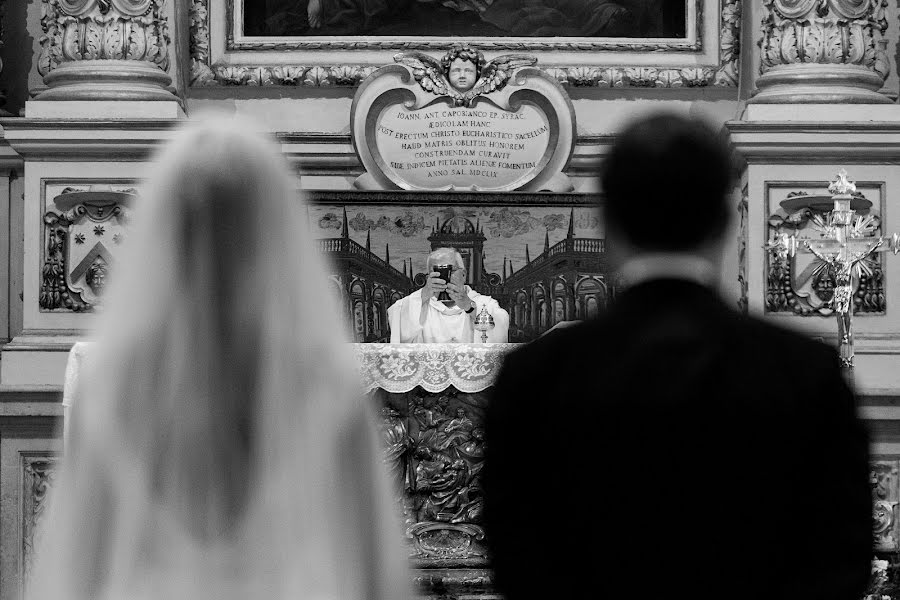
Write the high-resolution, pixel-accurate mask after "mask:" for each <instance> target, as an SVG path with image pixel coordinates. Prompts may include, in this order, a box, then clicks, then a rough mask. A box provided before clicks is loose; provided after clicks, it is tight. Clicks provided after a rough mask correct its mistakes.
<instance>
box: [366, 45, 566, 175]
mask: <svg viewBox="0 0 900 600" xmlns="http://www.w3.org/2000/svg"><path fill="white" fill-rule="evenodd" d="M394 61H395V64H392V65H387V66H384V67H381V68H380V69H377V70H376V71H374V72H373V73H372V74H371V75H370V76H369V77H368V78H366V80H365V81H364V82H363V83H362V84H361V85H360V87H359V90H358V91H357V93H356V96H355V97H354V99H353V105H352V107H351V112H350V121H351V128H352V129H351V133H352V140H353V146H354V149H355V151H356V153H357V155H358V156H359V158H360V161H361V162H362V164H363V166H364V167H365V169H366V173H365V174H363V175H362V176H360V177H359V178H358V179H357V180H356V182H355V183H354V185H355V187H357V188H360V189H375V190H378V189H381V190H385V189H387V190H397V189H402V190H475V191H512V190H521V191H532V192H537V191H554V192H565V191H571V190H572V189H573V186H572V184H571V182H570V181H569V178H568V177H567V176H566V175H565V174H564V173H563V170H564V169H565V167H566V166H567V164H568V162H569V158H570V157H571V155H572V150H573V148H574V144H575V112H574V110H573V108H572V102H571V100H570V99H569V97H568V95H567V94H566V92H565V91H564V90H563V88H562V86H561V85H560V84H559V82H558V81H556V80H555V79H554V78H552V77H550V76H549V75H547V74H545V73H544V72H542V71H541V70H540V69H538V68H536V67H535V64H536V63H537V59H536V58H535V57H532V56H528V55H525V54H507V55H503V56H498V57H496V58H493V59H492V60H486V59H485V57H484V54H483V53H482V52H481V51H480V50H478V49H476V48H474V47H472V46H469V45H467V44H456V45H454V46H453V47H452V48H451V49H450V50H449V51H448V52H447V53H446V54H445V55H444V56H443V57H441V58H440V59H436V58H433V57H431V56H429V55H427V54H424V53H422V52H401V53H399V54H397V55H395V56H394Z"/></svg>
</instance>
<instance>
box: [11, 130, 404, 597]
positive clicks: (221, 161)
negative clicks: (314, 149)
mask: <svg viewBox="0 0 900 600" xmlns="http://www.w3.org/2000/svg"><path fill="white" fill-rule="evenodd" d="M128 236H129V237H128V238H127V239H126V241H125V244H124V245H123V248H122V250H123V254H122V258H121V260H120V261H119V262H117V264H115V265H114V268H113V269H112V270H111V281H112V282H111V285H110V288H111V289H110V291H109V293H108V299H107V302H106V308H105V311H104V314H102V315H101V316H100V317H99V321H100V327H99V330H98V342H97V344H96V345H95V346H94V349H93V350H92V351H91V354H90V356H89V359H88V361H87V362H88V365H87V367H86V372H85V374H84V375H83V376H82V377H81V378H80V382H81V384H80V385H79V389H78V390H77V393H76V398H77V399H76V403H75V405H74V406H73V408H72V420H71V424H70V431H69V436H70V440H69V442H70V443H69V447H68V449H67V452H66V456H65V458H64V460H63V467H62V471H61V473H60V474H59V475H58V476H57V478H56V480H55V482H54V484H53V486H52V489H51V495H50V504H49V508H48V510H49V513H48V514H47V517H46V519H45V520H44V522H43V523H42V527H41V533H40V538H39V547H38V549H37V559H36V565H35V568H34V569H33V571H32V572H33V575H32V577H31V579H30V581H28V582H27V583H26V585H27V588H26V593H27V596H28V597H29V598H32V599H35V600H55V599H62V598H65V599H67V600H81V599H88V598H90V599H92V600H94V599H110V600H112V599H115V600H124V599H142V600H143V599H148V600H149V599H151V598H152V599H154V600H156V599H164V598H165V599H181V598H184V599H188V598H190V599H191V600H195V599H203V598H210V599H212V598H215V599H217V600H218V599H230V598H246V599H267V600H268V599H281V598H284V599H287V598H290V599H311V600H312V599H322V600H326V599H335V600H338V599H347V600H356V599H371V600H379V599H384V600H405V599H406V598H409V597H410V595H411V594H410V592H411V580H410V574H409V570H408V568H407V564H406V555H405V552H404V550H403V542H402V529H401V528H400V525H399V520H398V519H396V518H395V517H396V512H395V510H396V509H395V507H394V505H393V503H392V500H391V493H390V490H389V487H388V483H387V479H386V475H385V473H384V469H383V465H382V463H381V451H380V449H379V447H378V442H377V439H376V434H375V430H374V426H375V425H374V422H373V421H372V418H371V412H372V411H370V409H369V407H368V406H367V405H366V402H365V399H364V398H363V397H362V395H361V393H360V391H359V390H358V389H357V386H356V376H355V370H354V364H353V362H352V359H351V357H350V352H349V348H348V347H347V345H346V344H345V343H344V342H345V335H344V334H345V330H344V326H343V324H342V323H341V322H340V320H339V318H338V314H337V312H338V311H337V307H335V306H334V305H333V304H332V301H331V300H330V298H331V296H330V295H329V294H328V292H327V290H326V289H325V281H326V280H325V271H324V268H323V265H322V260H321V258H320V257H319V256H318V255H317V252H316V248H315V247H314V245H313V242H312V240H311V239H310V233H309V229H308V226H307V222H306V208H305V204H304V203H303V201H302V199H301V198H300V195H299V193H298V192H297V191H296V190H295V189H294V184H293V180H292V178H291V177H290V175H289V173H288V169H287V166H286V165H285V161H284V159H283V157H282V156H281V155H280V153H279V152H278V151H277V149H276V148H275V147H274V145H273V144H272V142H270V141H268V140H267V139H265V138H263V137H261V136H259V135H257V134H254V133H250V132H249V130H248V128H247V125H246V124H242V123H241V122H239V121H235V120H232V119H226V118H218V119H214V120H206V121H204V122H201V123H195V124H191V125H188V126H187V127H186V128H185V129H184V130H182V131H180V132H178V133H177V134H176V139H175V141H174V142H172V143H171V144H169V145H168V146H167V147H166V148H165V149H164V150H163V151H162V153H161V156H160V157H159V160H158V162H157V164H156V166H155V167H154V171H153V172H152V173H151V175H150V177H148V179H147V180H146V182H145V184H144V186H143V193H142V195H141V197H140V199H139V201H138V202H137V206H136V207H135V210H134V217H133V223H132V226H131V228H130V229H129V233H128Z"/></svg>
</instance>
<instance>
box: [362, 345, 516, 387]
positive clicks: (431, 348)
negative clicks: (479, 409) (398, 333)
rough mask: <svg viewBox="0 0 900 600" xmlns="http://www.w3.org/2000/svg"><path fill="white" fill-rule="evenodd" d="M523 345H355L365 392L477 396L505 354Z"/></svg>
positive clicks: (487, 383)
mask: <svg viewBox="0 0 900 600" xmlns="http://www.w3.org/2000/svg"><path fill="white" fill-rule="evenodd" d="M518 346H519V344H354V353H355V355H356V361H357V365H359V372H360V376H361V379H362V384H363V387H364V388H365V391H367V392H370V391H372V390H374V389H376V388H381V389H383V390H385V391H387V392H392V393H401V392H409V391H411V390H413V389H415V388H416V387H418V386H422V388H424V389H425V390H426V391H429V392H432V393H436V392H441V391H443V390H445V389H447V388H448V387H450V386H453V387H455V388H456V389H457V390H459V391H460V392H464V393H470V394H471V393H474V392H480V391H482V390H484V389H486V388H489V387H490V386H492V385H493V384H494V380H495V379H496V377H497V374H498V372H499V371H500V366H501V365H502V364H503V355H504V354H506V353H507V352H510V351H511V350H513V349H514V348H516V347H518Z"/></svg>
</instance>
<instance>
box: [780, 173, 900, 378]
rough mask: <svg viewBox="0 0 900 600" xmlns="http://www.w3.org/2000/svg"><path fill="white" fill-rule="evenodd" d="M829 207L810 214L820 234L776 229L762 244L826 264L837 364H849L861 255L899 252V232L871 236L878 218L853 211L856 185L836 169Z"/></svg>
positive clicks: (861, 271) (862, 263)
mask: <svg viewBox="0 0 900 600" xmlns="http://www.w3.org/2000/svg"><path fill="white" fill-rule="evenodd" d="M828 192H829V193H830V194H831V195H832V200H833V202H834V208H833V209H832V210H831V211H828V212H826V213H824V215H820V214H815V215H813V217H812V222H813V226H814V227H815V228H816V229H818V230H819V232H820V233H821V234H822V238H821V239H802V240H800V239H798V238H797V237H796V235H793V234H782V235H780V236H779V237H778V238H776V239H775V240H774V241H773V242H771V243H769V244H768V245H767V246H766V247H767V248H768V249H770V250H774V251H775V252H777V253H782V254H783V255H786V256H790V257H792V258H793V257H794V255H795V254H796V253H797V251H798V250H806V251H807V252H810V253H811V254H813V255H814V256H815V257H816V258H818V259H819V260H820V261H821V265H820V266H819V268H820V269H828V274H829V275H830V276H831V277H832V278H833V279H834V295H833V296H832V298H831V308H832V310H834V314H835V316H836V317H837V322H838V343H839V353H840V358H841V364H842V365H843V367H844V368H846V369H852V368H853V328H852V319H853V288H854V280H856V281H858V280H859V276H860V275H861V274H866V275H872V270H871V268H870V267H869V265H867V264H866V262H865V260H866V259H867V258H868V257H869V256H871V255H872V254H874V253H876V252H883V251H885V250H887V249H890V250H891V251H892V252H893V253H894V254H897V253H898V252H900V234H897V233H895V234H893V235H892V236H891V237H890V238H886V237H884V236H876V235H875V231H876V229H878V227H879V220H878V219H877V217H874V216H872V215H857V214H856V211H855V210H854V209H853V208H851V206H850V205H851V201H852V200H853V199H854V196H853V194H854V192H856V185H855V184H854V183H853V182H852V181H850V180H848V179H847V172H846V171H844V170H843V169H841V171H840V172H839V173H838V175H837V179H836V180H834V181H832V182H831V184H830V185H829V186H828Z"/></svg>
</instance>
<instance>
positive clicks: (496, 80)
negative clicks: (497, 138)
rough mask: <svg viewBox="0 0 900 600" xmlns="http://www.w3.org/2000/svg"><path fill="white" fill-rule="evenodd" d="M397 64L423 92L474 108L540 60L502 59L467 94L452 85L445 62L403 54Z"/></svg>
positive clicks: (524, 56)
mask: <svg viewBox="0 0 900 600" xmlns="http://www.w3.org/2000/svg"><path fill="white" fill-rule="evenodd" d="M394 62H396V63H399V64H401V65H405V66H407V67H409V68H410V69H411V70H412V72H413V77H415V79H416V81H417V82H418V84H419V85H420V86H421V87H422V89H424V90H426V91H429V92H431V93H432V94H435V95H436V96H449V97H450V98H451V99H452V100H453V105H454V106H465V107H469V108H471V107H472V105H473V104H475V100H476V99H477V98H478V97H479V96H482V95H484V94H490V93H491V92H494V91H496V90H499V89H501V88H503V86H505V85H506V82H507V81H508V80H509V77H510V75H511V74H512V73H513V72H514V71H515V70H516V69H520V68H522V67H530V66H533V65H535V64H536V63H537V58H535V57H534V56H529V55H527V54H504V55H503V56H498V57H497V58H495V59H493V60H490V61H488V62H487V63H486V64H485V65H484V67H483V68H482V69H481V74H480V77H479V78H478V81H476V82H475V85H474V86H472V89H470V90H468V91H465V92H460V91H459V90H457V89H456V88H454V87H453V86H452V85H450V81H449V80H448V79H447V74H446V73H445V72H444V69H443V67H442V66H441V61H439V60H438V59H436V58H432V57H431V56H428V55H427V54H425V53H423V52H416V51H410V52H400V53H398V54H395V55H394Z"/></svg>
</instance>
